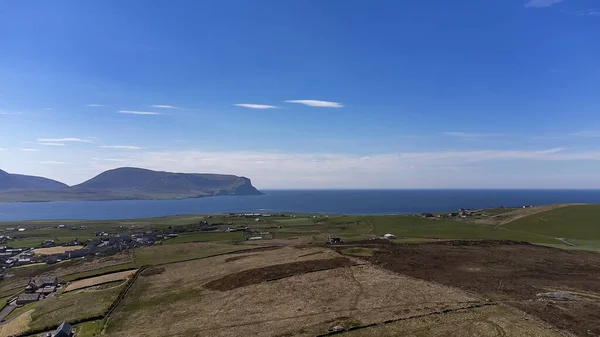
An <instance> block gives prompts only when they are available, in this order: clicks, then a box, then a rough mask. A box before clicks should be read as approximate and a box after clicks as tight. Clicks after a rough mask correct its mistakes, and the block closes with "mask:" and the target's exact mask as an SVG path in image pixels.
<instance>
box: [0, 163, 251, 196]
mask: <svg viewBox="0 0 600 337" xmlns="http://www.w3.org/2000/svg"><path fill="white" fill-rule="evenodd" d="M2 172H3V171H2ZM4 176H5V175H2V176H0V202H25V201H84V200H125V199H129V200H132V199H134V200H148V199H183V198H197V197H206V196H215V195H260V194H262V193H261V192H260V191H258V190H257V189H256V188H255V187H254V186H252V183H251V182H250V179H248V178H245V177H239V176H235V175H221V174H198V173H172V172H160V171H151V170H146V169H140V168H133V167H124V168H118V169H114V170H109V171H106V172H103V173H101V174H99V175H98V176H96V177H94V178H92V179H90V180H88V181H86V182H83V183H81V184H79V185H75V186H73V187H70V188H69V187H68V186H67V185H64V184H62V183H57V184H59V185H52V184H49V183H47V184H46V185H43V186H46V187H34V186H42V184H38V185H33V184H30V185H28V186H31V188H23V187H19V188H17V187H16V186H25V185H24V184H23V183H19V184H17V183H16V181H18V182H20V181H21V180H19V179H20V177H21V176H18V175H10V179H11V180H10V181H11V182H12V183H10V184H9V183H7V182H4V181H8V178H2V177H4ZM15 176H16V177H17V178H14V177H15ZM28 178H33V177H28ZM35 178H37V177H35ZM37 179H42V180H44V179H45V178H37ZM45 180H48V181H51V180H49V179H45ZM28 181H29V180H28ZM31 181H34V180H31ZM3 182H4V183H3ZM2 186H10V187H7V188H2ZM53 186H54V187H53Z"/></svg>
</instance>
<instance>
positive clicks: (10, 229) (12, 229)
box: [6, 227, 15, 232]
mask: <svg viewBox="0 0 600 337" xmlns="http://www.w3.org/2000/svg"><path fill="white" fill-rule="evenodd" d="M6 230H7V231H11V232H12V231H14V230H15V229H14V228H13V227H9V228H7V229H6Z"/></svg>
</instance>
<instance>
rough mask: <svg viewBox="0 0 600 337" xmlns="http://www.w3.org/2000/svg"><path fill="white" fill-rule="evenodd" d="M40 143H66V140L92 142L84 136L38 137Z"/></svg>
mask: <svg viewBox="0 0 600 337" xmlns="http://www.w3.org/2000/svg"><path fill="white" fill-rule="evenodd" d="M37 141H38V142H40V143H65V142H79V143H92V141H91V140H89V139H82V138H38V139H37Z"/></svg>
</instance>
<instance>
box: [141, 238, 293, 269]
mask: <svg viewBox="0 0 600 337" xmlns="http://www.w3.org/2000/svg"><path fill="white" fill-rule="evenodd" d="M186 243H187V242H186ZM178 244H179V243H178ZM182 244H184V243H182ZM283 247H285V246H283V245H272V246H264V247H255V248H248V249H240V250H234V251H232V252H226V253H219V254H214V255H208V256H202V257H193V258H190V259H185V260H179V261H173V262H165V263H158V264H148V265H143V266H140V268H143V267H154V266H166V265H169V264H175V263H181V262H190V261H196V260H202V259H208V258H211V257H217V256H223V255H233V254H241V253H251V252H255V251H262V250H275V249H280V248H283ZM134 269H135V268H134Z"/></svg>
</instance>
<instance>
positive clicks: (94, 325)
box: [73, 321, 102, 337]
mask: <svg viewBox="0 0 600 337" xmlns="http://www.w3.org/2000/svg"><path fill="white" fill-rule="evenodd" d="M73 330H75V331H76V332H77V337H96V336H101V334H102V321H93V322H85V323H80V324H77V325H75V326H73Z"/></svg>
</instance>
